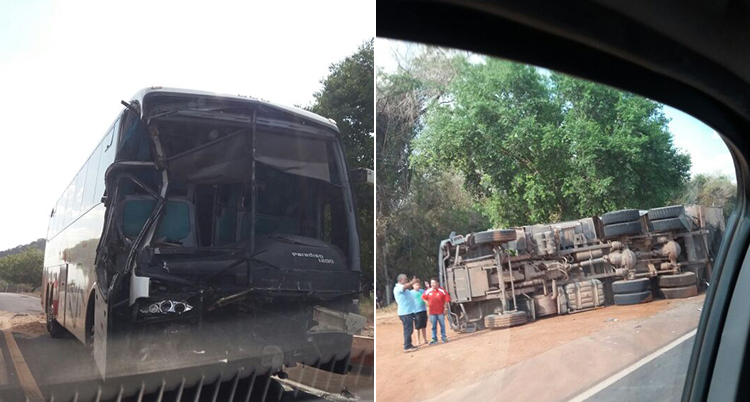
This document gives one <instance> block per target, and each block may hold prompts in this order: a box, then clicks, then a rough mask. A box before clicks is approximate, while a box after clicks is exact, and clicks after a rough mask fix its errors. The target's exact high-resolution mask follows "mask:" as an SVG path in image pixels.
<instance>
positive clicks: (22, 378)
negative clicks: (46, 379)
mask: <svg viewBox="0 0 750 402" xmlns="http://www.w3.org/2000/svg"><path fill="white" fill-rule="evenodd" d="M3 333H4V334H5V342H6V343H7V344H8V351H9V352H10V359H11V360H12V361H13V366H15V368H16V373H17V374H18V382H20V383H21V388H23V392H24V393H25V394H26V400H27V401H31V402H37V401H39V402H44V395H42V391H41V390H40V389H39V385H37V383H36V381H35V380H34V376H32V375H31V370H29V366H28V365H26V360H24V359H23V355H22V354H21V349H19V348H18V344H17V343H16V340H15V339H13V334H12V333H11V332H10V331H8V330H3Z"/></svg>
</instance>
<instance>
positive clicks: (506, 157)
mask: <svg viewBox="0 0 750 402" xmlns="http://www.w3.org/2000/svg"><path fill="white" fill-rule="evenodd" d="M667 123H668V119H667V118H666V117H665V116H664V114H663V113H662V106H661V105H660V104H658V103H656V102H653V101H650V100H648V99H645V98H642V97H639V96H634V95H632V94H629V93H625V92H622V91H618V90H616V89H613V88H609V87H605V86H603V85H599V84H596V83H592V82H588V81H583V80H579V79H576V78H572V77H568V76H564V75H561V74H556V73H552V74H547V73H545V72H543V71H540V70H539V69H537V68H535V67H531V66H526V65H521V64H516V63H510V62H506V61H502V60H496V59H486V60H485V61H484V62H482V63H474V64H471V63H465V64H464V65H463V69H462V70H461V71H460V73H459V74H457V75H456V78H455V79H454V80H453V82H452V83H451V85H450V86H449V87H448V90H447V91H446V93H445V95H444V96H443V100H442V101H441V102H436V103H434V104H433V105H432V106H431V107H430V109H429V111H428V113H427V116H426V120H425V128H424V130H423V131H422V132H421V133H420V135H419V136H418V137H417V138H416V139H415V141H414V146H415V152H414V153H413V155H412V162H413V163H414V164H415V165H416V166H421V167H425V168H430V169H436V170H440V169H443V170H445V169H456V170H457V171H458V172H460V173H461V174H462V175H463V177H464V179H465V182H466V188H467V189H468V190H469V191H470V192H471V194H472V195H473V196H474V197H475V199H478V200H482V206H483V208H484V210H485V212H486V214H487V215H489V216H490V217H491V219H492V222H493V224H494V225H495V226H497V227H503V226H504V227H507V226H516V225H524V224H530V223H541V222H554V221H560V220H567V219H577V218H580V217H582V216H591V215H596V214H601V213H604V212H606V211H609V210H615V209H621V208H643V209H645V208H648V207H653V206H661V205H665V204H667V203H668V201H669V200H671V199H672V198H673V197H674V194H675V193H678V192H680V191H681V189H682V188H683V186H684V183H685V182H686V180H687V179H688V177H689V176H688V175H689V170H690V157H689V155H686V154H683V153H680V152H679V151H677V150H676V149H675V148H674V146H673V144H672V137H671V134H670V133H669V130H668V127H667Z"/></svg>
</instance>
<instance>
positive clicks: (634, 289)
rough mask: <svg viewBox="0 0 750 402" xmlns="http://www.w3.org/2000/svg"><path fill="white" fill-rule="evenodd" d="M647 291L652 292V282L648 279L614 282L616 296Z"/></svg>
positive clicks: (613, 289)
mask: <svg viewBox="0 0 750 402" xmlns="http://www.w3.org/2000/svg"><path fill="white" fill-rule="evenodd" d="M647 290H651V280H650V279H648V278H638V279H633V280H623V281H614V282H612V293H614V294H616V295H624V294H629V293H639V292H645V291H647Z"/></svg>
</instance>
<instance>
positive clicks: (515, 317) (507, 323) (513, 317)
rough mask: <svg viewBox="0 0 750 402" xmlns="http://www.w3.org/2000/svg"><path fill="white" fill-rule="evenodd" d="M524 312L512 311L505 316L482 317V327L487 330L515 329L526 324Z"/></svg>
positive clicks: (491, 315) (490, 315) (489, 315)
mask: <svg viewBox="0 0 750 402" xmlns="http://www.w3.org/2000/svg"><path fill="white" fill-rule="evenodd" d="M526 320H527V319H526V312H524V311H512V312H509V313H505V314H488V315H486V316H485V317H484V326H485V327H487V328H489V329H502V328H510V327H515V326H516V325H521V324H525V323H526Z"/></svg>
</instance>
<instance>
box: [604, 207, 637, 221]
mask: <svg viewBox="0 0 750 402" xmlns="http://www.w3.org/2000/svg"><path fill="white" fill-rule="evenodd" d="M640 218H641V213H640V211H638V210H637V209H621V210H619V211H612V212H607V213H606V214H604V215H602V223H603V224H605V225H611V224H613V223H622V222H632V221H636V220H638V219H640Z"/></svg>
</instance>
